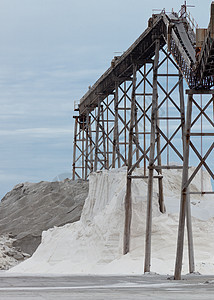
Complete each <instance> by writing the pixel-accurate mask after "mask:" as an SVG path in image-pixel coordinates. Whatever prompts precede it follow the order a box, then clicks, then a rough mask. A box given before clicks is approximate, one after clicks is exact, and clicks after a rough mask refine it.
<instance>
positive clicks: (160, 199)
mask: <svg viewBox="0 0 214 300" xmlns="http://www.w3.org/2000/svg"><path fill="white" fill-rule="evenodd" d="M157 99H158V98H157ZM157 102H158V100H157ZM157 106H158V103H157ZM159 127H160V121H159V111H157V155H158V158H157V161H158V166H161V165H162V161H161V154H160V151H161V143H160V133H159ZM158 174H159V175H162V170H161V169H160V170H158ZM158 190H159V196H158V203H159V209H160V212H162V213H165V212H166V208H165V205H164V196H163V178H161V177H160V178H158Z"/></svg>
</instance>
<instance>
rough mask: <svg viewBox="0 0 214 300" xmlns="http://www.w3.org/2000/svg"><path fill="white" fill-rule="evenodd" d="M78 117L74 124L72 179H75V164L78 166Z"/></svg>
mask: <svg viewBox="0 0 214 300" xmlns="http://www.w3.org/2000/svg"><path fill="white" fill-rule="evenodd" d="M77 119H78V117H75V124H74V148H73V165H72V167H73V176H72V179H73V180H75V171H76V170H75V166H76V150H77V125H78V120H77Z"/></svg>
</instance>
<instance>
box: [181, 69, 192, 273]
mask: <svg viewBox="0 0 214 300" xmlns="http://www.w3.org/2000/svg"><path fill="white" fill-rule="evenodd" d="M179 94H180V110H181V130H182V140H183V153H184V151H185V150H184V149H185V146H184V145H185V136H184V132H185V128H184V125H185V111H184V110H185V108H184V89H183V76H182V74H181V72H179ZM186 192H187V206H186V217H187V237H188V254H189V272H190V273H193V272H194V271H195V262H194V247H193V235H192V222H191V207H190V195H189V187H187V191H186Z"/></svg>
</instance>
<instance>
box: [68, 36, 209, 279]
mask: <svg viewBox="0 0 214 300" xmlns="http://www.w3.org/2000/svg"><path fill="white" fill-rule="evenodd" d="M155 44H156V46H155V47H156V51H155V57H154V59H153V60H152V59H149V60H145V61H144V64H143V66H139V65H138V63H137V62H135V61H133V65H132V68H133V72H132V74H133V75H132V77H129V78H126V80H125V81H124V82H123V83H120V81H119V80H117V77H115V88H114V91H113V92H112V94H111V95H108V96H107V97H105V98H104V99H103V94H100V95H98V97H99V99H100V100H99V101H98V105H97V106H96V107H93V106H88V107H87V110H86V111H87V112H86V115H84V116H76V117H75V132H74V151H73V179H76V178H84V179H87V178H88V176H89V174H90V173H91V172H92V171H96V170H102V169H111V168H120V167H123V166H127V186H126V196H125V225H124V246H123V253H124V254H126V253H128V252H129V250H130V231H131V219H132V199H131V189H132V180H134V179H136V178H137V179H142V180H146V181H147V182H148V191H147V220H146V234H145V239H146V241H145V247H146V248H145V263H144V272H150V265H151V239H152V234H151V232H152V205H153V204H152V201H153V200H152V199H153V182H154V180H158V187H159V194H158V199H157V201H158V203H159V208H160V211H161V212H162V213H164V212H165V205H164V196H163V195H164V191H163V183H162V179H163V174H162V170H163V169H183V183H182V196H181V212H180V219H179V235H178V244H177V245H178V246H177V247H178V248H177V258H176V268H175V278H176V279H179V278H180V272H181V266H182V255H183V234H184V224H185V222H184V220H185V218H186V220H187V222H186V224H187V232H188V249H189V270H190V272H194V252H193V237H192V225H191V212H190V205H189V194H190V193H191V191H189V188H188V187H189V184H190V182H191V181H192V179H193V178H194V176H195V174H196V173H197V172H198V170H199V169H200V167H201V166H204V168H206V169H207V171H208V172H209V174H210V175H211V177H212V178H213V171H212V170H211V169H210V166H209V163H206V160H207V159H208V157H209V155H210V153H211V151H212V150H213V147H214V145H213V143H212V145H211V146H210V147H209V149H208V150H207V153H206V154H204V155H202V153H199V151H198V150H197V149H198V146H197V145H194V143H193V142H192V140H191V139H190V137H191V138H193V137H196V136H200V137H201V138H204V137H205V136H209V137H210V136H213V133H205V132H203V130H202V129H201V133H200V134H199V133H194V132H191V134H190V129H191V128H192V127H193V126H194V125H195V124H196V123H197V122H198V121H199V120H201V118H202V116H203V117H204V118H205V119H206V120H207V122H208V123H209V124H210V125H211V127H212V128H213V120H212V117H210V115H209V114H207V113H206V110H207V109H208V107H210V106H211V105H213V99H214V98H213V94H214V92H206V93H211V94H212V98H211V99H210V100H209V101H208V103H207V104H206V105H205V106H204V107H202V106H201V105H200V104H199V103H198V101H196V100H195V99H194V98H193V94H194V93H202V92H203V93H205V92H204V91H193V90H190V91H189V92H188V93H189V94H188V105H187V117H186V120H187V121H186V123H185V111H184V109H185V103H184V93H183V75H182V74H181V72H180V70H179V68H178V66H177V64H176V63H175V62H174V58H173V56H172V54H171V53H168V51H167V49H166V48H161V45H160V41H159V39H156V43H155ZM192 105H194V107H195V108H196V109H197V110H198V114H197V115H196V116H195V117H194V119H193V120H192V123H191V109H192ZM189 148H191V149H192V151H193V152H194V153H195V155H196V156H197V158H198V160H199V165H198V167H197V168H196V170H195V172H194V173H193V174H192V175H191V176H190V177H188V166H189ZM171 161H173V162H176V164H174V165H172V164H171ZM139 167H141V168H142V169H143V174H142V175H141V176H136V175H135V174H134V173H133V172H134V170H135V169H136V168H139ZM204 193H205V192H204Z"/></svg>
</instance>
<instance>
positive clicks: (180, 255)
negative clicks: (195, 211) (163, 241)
mask: <svg viewBox="0 0 214 300" xmlns="http://www.w3.org/2000/svg"><path fill="white" fill-rule="evenodd" d="M191 117H192V95H188V103H187V116H186V125H185V133H184V162H183V174H182V188H181V190H182V191H181V202H180V216H179V226H178V240H177V254H176V262H175V273H174V279H175V280H180V279H181V270H182V261H183V246H184V227H185V213H186V211H187V203H188V194H187V193H188V188H184V185H185V184H186V182H187V181H188V166H189V145H190V131H191Z"/></svg>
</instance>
